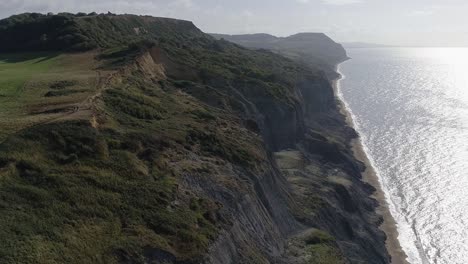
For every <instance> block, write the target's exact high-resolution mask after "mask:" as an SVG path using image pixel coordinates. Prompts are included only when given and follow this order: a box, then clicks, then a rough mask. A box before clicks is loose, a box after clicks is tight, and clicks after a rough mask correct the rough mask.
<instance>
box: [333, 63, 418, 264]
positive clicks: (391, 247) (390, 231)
mask: <svg viewBox="0 0 468 264" xmlns="http://www.w3.org/2000/svg"><path fill="white" fill-rule="evenodd" d="M338 65H339V64H338ZM338 65H336V66H335V72H337V73H338V74H339V75H340V77H338V78H337V79H335V80H332V87H333V92H334V94H335V98H336V99H337V102H338V107H339V110H340V112H341V114H343V115H344V116H345V118H346V123H347V125H348V126H349V127H351V128H353V129H354V130H356V128H355V125H354V121H353V117H352V116H351V113H350V112H349V110H348V109H347V108H346V106H345V104H344V102H343V101H342V98H340V96H339V91H338V89H339V84H340V81H341V80H342V79H343V75H342V74H341V73H340V72H339V71H338ZM356 132H357V133H358V137H357V138H355V139H353V140H352V141H351V148H352V152H353V155H354V157H355V158H356V159H357V160H359V161H361V162H363V163H364V164H365V166H366V170H365V171H364V172H362V179H363V181H364V182H367V183H369V184H370V185H372V186H373V187H374V188H375V189H376V191H375V192H374V193H373V194H372V195H371V197H372V198H374V199H376V200H377V201H378V203H379V206H378V207H377V208H376V212H377V214H378V215H380V216H382V217H383V223H382V224H381V225H380V226H379V229H380V230H382V231H383V232H384V233H385V234H386V236H387V239H386V241H385V246H386V248H387V251H388V253H389V254H390V256H391V257H392V262H391V263H393V264H409V262H408V261H407V255H406V253H405V252H404V251H403V248H402V247H401V245H400V241H399V240H398V235H399V233H398V229H397V223H396V221H395V218H394V217H393V215H392V214H391V213H390V209H389V207H388V202H387V200H386V198H385V193H384V191H383V189H382V185H381V183H380V180H379V177H378V175H377V172H376V171H375V168H374V167H373V166H372V163H371V162H370V160H369V158H368V156H367V153H366V151H365V149H364V146H363V144H362V141H361V137H360V135H359V132H358V131H357V130H356Z"/></svg>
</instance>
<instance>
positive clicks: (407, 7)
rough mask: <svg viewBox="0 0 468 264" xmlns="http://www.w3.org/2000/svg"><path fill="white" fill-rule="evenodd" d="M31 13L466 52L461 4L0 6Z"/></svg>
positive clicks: (109, 1) (33, 0)
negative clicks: (151, 20) (182, 22)
mask: <svg viewBox="0 0 468 264" xmlns="http://www.w3.org/2000/svg"><path fill="white" fill-rule="evenodd" d="M33 11H34V12H49V11H50V12H59V11H67V12H78V11H83V12H91V11H96V12H107V11H111V12H113V13H134V14H147V15H154V16H165V17H174V18H181V19H187V20H191V21H193V22H194V23H195V24H196V25H197V26H198V27H199V28H201V29H202V30H203V31H205V32H216V33H231V34H238V33H256V32H265V33H270V34H274V35H279V36H285V35H290V34H294V33H297V32H325V33H327V34H328V35H330V36H331V37H332V38H334V39H335V40H337V41H342V42H343V41H346V42H350V41H363V42H374V43H382V44H397V45H423V46H462V45H463V46H468V1H466V0H134V1H130V0H0V17H2V18H3V17H7V16H10V15H12V14H16V13H21V12H33Z"/></svg>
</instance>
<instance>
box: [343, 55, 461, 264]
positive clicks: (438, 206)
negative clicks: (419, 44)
mask: <svg viewBox="0 0 468 264" xmlns="http://www.w3.org/2000/svg"><path fill="white" fill-rule="evenodd" d="M348 56H349V57H351V58H352V59H351V60H349V61H347V62H345V63H343V64H341V65H340V66H339V71H340V72H341V74H342V75H343V79H342V80H341V81H340V82H339V87H338V93H339V97H340V98H341V100H343V102H344V103H345V106H346V107H347V108H348V111H349V112H350V113H351V115H352V117H353V120H354V123H355V124H354V125H355V128H356V130H357V131H358V132H359V134H360V136H361V140H362V142H363V145H364V148H365V151H366V152H367V155H368V157H369V159H370V160H371V163H372V166H374V168H375V170H376V171H377V174H378V175H377V176H378V178H379V181H380V183H381V185H382V188H383V190H384V192H385V196H386V199H387V201H388V203H389V207H390V211H391V214H392V215H393V217H394V218H395V220H396V222H397V229H398V232H399V241H400V244H401V246H402V248H403V250H404V251H405V253H406V254H407V256H408V259H407V260H408V262H410V263H414V264H419V263H424V264H426V263H434V264H435V263H437V264H467V263H468V48H354V49H348Z"/></svg>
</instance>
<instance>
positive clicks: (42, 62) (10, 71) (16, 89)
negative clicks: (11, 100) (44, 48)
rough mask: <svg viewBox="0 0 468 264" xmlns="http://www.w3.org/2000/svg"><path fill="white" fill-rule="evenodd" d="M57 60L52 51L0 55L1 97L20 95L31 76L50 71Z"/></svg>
mask: <svg viewBox="0 0 468 264" xmlns="http://www.w3.org/2000/svg"><path fill="white" fill-rule="evenodd" d="M57 61H58V56H57V55H56V54H51V53H36V54H35V53H30V54H23V53H20V54H6V55H0V97H2V98H5V97H13V96H18V95H20V94H21V91H22V88H23V87H24V86H25V85H26V83H27V82H28V81H29V80H30V79H31V78H33V77H35V76H37V75H40V74H43V73H45V72H47V71H49V70H50V69H51V68H53V67H54V66H56V64H57Z"/></svg>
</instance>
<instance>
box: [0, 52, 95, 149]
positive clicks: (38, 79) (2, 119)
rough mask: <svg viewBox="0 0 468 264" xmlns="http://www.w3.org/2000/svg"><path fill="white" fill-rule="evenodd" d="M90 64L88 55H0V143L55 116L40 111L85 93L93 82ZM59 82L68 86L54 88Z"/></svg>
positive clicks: (57, 105) (72, 99) (65, 102)
mask: <svg viewBox="0 0 468 264" xmlns="http://www.w3.org/2000/svg"><path fill="white" fill-rule="evenodd" d="M94 66H95V61H94V57H93V56H91V55H89V54H86V55H83V54H79V55H63V54H62V55H61V54H57V53H14V54H0V127H1V128H2V129H1V131H0V142H1V141H3V140H4V139H5V138H6V137H7V136H8V135H10V134H12V133H14V132H16V131H18V130H20V129H22V128H24V127H27V126H30V125H33V124H36V123H40V122H45V121H47V120H49V119H51V118H54V117H56V116H57V114H56V113H55V114H50V113H49V114H41V112H45V111H47V110H50V109H51V108H53V107H56V108H60V107H64V106H66V105H70V104H73V103H77V102H79V101H80V100H84V99H85V98H86V97H87V96H89V92H90V91H92V88H93V86H94V85H95V83H94V82H95V77H96V73H95V71H94V70H93V69H94ZM60 82H68V83H69V85H65V86H66V87H65V86H64V87H58V85H57V83H60ZM54 84H55V86H54ZM52 112H53V111H52Z"/></svg>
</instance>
